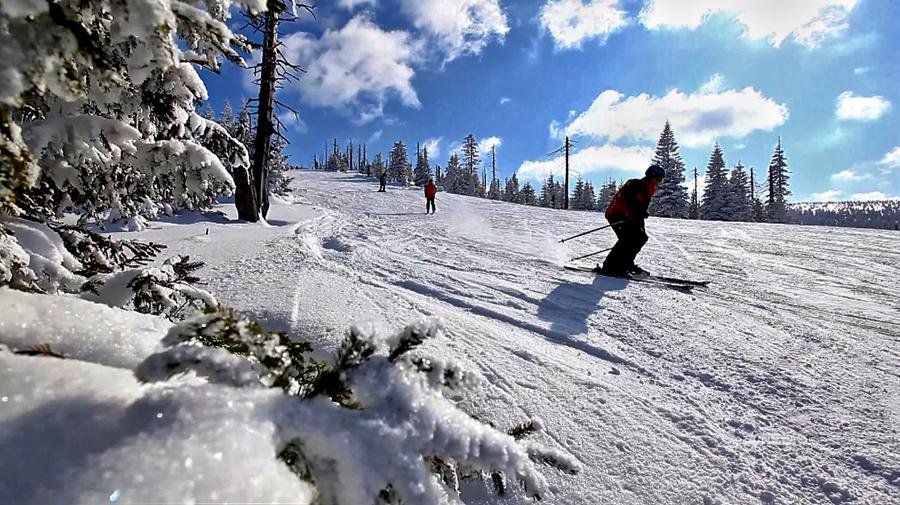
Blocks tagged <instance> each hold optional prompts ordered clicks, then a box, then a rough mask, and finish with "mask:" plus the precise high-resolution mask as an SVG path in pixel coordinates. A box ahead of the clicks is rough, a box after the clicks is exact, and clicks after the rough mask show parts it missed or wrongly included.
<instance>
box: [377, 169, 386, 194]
mask: <svg viewBox="0 0 900 505" xmlns="http://www.w3.org/2000/svg"><path fill="white" fill-rule="evenodd" d="M378 182H379V183H380V184H381V186H380V187H379V188H378V192H380V193H385V192H387V189H385V186H386V185H387V170H385V171H384V172H381V175H379V176H378Z"/></svg>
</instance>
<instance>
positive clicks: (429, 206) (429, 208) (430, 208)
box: [425, 198, 437, 214]
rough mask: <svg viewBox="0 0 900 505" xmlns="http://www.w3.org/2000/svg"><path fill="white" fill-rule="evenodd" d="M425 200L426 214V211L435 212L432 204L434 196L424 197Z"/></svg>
mask: <svg viewBox="0 0 900 505" xmlns="http://www.w3.org/2000/svg"><path fill="white" fill-rule="evenodd" d="M425 200H426V201H425V213H426V214H428V211H431V213H432V214H434V213H435V212H437V208H436V207H435V206H434V198H426V199H425Z"/></svg>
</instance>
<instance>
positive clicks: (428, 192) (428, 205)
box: [425, 177, 437, 214]
mask: <svg viewBox="0 0 900 505" xmlns="http://www.w3.org/2000/svg"><path fill="white" fill-rule="evenodd" d="M435 196H437V186H435V185H434V178H432V177H429V178H428V183H427V184H425V213H426V214H428V211H429V210H430V211H431V213H432V214H434V213H435V212H436V211H437V208H436V207H435V206H434V197H435Z"/></svg>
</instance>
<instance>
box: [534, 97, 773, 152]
mask: <svg viewBox="0 0 900 505" xmlns="http://www.w3.org/2000/svg"><path fill="white" fill-rule="evenodd" d="M787 118H788V108H787V106H786V105H784V104H779V103H777V102H775V101H774V100H772V99H771V98H767V97H765V96H763V95H762V93H760V92H759V91H757V90H756V89H754V88H751V87H747V88H744V89H742V90H739V91H738V90H728V91H723V92H719V93H703V92H698V93H693V94H685V93H683V92H681V91H679V90H677V89H674V90H672V91H670V92H669V93H667V94H666V95H665V96H662V97H655V96H651V95H648V94H646V93H643V94H640V95H637V96H630V97H625V95H623V94H622V93H620V92H618V91H616V90H606V91H604V92H602V93H600V95H599V96H597V98H596V99H595V100H594V103H592V104H591V106H590V107H589V108H588V110H586V111H585V112H582V113H581V114H580V115H578V116H577V117H576V118H575V119H574V120H573V121H572V122H571V123H569V124H568V125H567V126H565V127H560V126H559V125H555V126H554V125H553V124H551V126H550V130H551V134H553V133H557V134H558V135H570V136H574V135H584V136H590V137H595V138H604V137H606V138H608V139H609V140H612V141H617V140H620V139H633V140H645V141H655V140H657V137H658V135H659V132H660V131H661V130H662V125H663V124H665V122H666V120H667V119H668V120H669V121H670V122H671V123H672V128H674V129H675V133H676V135H677V138H678V141H679V142H680V143H681V144H683V145H685V146H687V147H700V146H709V145H711V144H712V143H713V142H715V140H716V139H717V138H720V137H731V138H735V139H740V138H744V137H746V136H747V135H749V134H751V133H753V132H754V131H757V130H765V131H771V130H772V129H774V128H776V127H778V126H781V125H782V124H784V122H785V121H786V120H787Z"/></svg>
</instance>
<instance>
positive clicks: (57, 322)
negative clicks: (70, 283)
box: [0, 288, 171, 369]
mask: <svg viewBox="0 0 900 505" xmlns="http://www.w3.org/2000/svg"><path fill="white" fill-rule="evenodd" d="M0 307H3V310H2V312H0V344H4V345H7V346H9V347H10V348H12V349H17V350H22V349H30V348H33V347H34V346H37V345H40V344H48V345H49V346H50V348H51V349H52V350H53V351H55V352H57V353H60V354H62V355H64V356H66V357H67V358H72V359H77V360H81V361H88V362H91V363H98V364H101V365H106V366H112V367H118V368H128V369H133V368H135V367H136V366H137V365H138V364H140V363H141V361H142V360H143V359H144V358H146V357H147V355H149V354H152V353H153V352H156V351H158V350H159V349H160V340H161V339H162V337H163V336H164V335H165V334H166V332H167V331H168V330H169V327H170V326H171V324H170V323H168V322H166V321H165V320H163V319H160V318H158V317H153V316H148V315H144V314H138V313H135V312H125V311H122V310H116V309H112V308H109V307H107V306H105V305H100V304H96V303H91V302H88V301H84V300H80V299H78V298H74V297H68V296H52V297H51V296H46V295H36V294H30V293H23V292H21V291H14V290H11V289H7V288H0Z"/></svg>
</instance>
